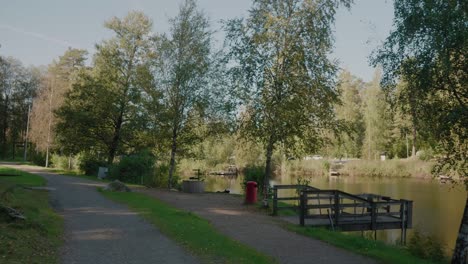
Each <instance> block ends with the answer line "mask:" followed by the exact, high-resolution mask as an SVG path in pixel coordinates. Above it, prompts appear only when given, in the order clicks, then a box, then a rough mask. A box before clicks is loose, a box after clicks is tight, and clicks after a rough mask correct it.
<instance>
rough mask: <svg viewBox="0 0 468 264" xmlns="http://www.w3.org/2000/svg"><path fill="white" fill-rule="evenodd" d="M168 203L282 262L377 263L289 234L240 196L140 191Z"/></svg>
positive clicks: (278, 222)
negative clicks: (246, 204) (205, 220)
mask: <svg viewBox="0 0 468 264" xmlns="http://www.w3.org/2000/svg"><path fill="white" fill-rule="evenodd" d="M138 191H140V192H143V193H146V194H149V195H151V196H153V197H156V198H157V199H160V200H162V201H164V202H167V203H168V204H170V205H172V206H175V207H178V208H181V209H184V210H187V211H191V212H193V213H195V214H197V215H199V216H200V217H202V218H205V219H208V220H209V221H210V222H211V223H212V224H213V225H214V226H215V227H216V228H217V229H218V230H219V231H221V232H222V233H224V234H226V235H227V236H229V237H232V238H234V239H236V240H238V241H240V242H241V243H244V244H247V245H249V246H251V247H253V248H255V249H257V250H258V251H259V252H262V253H264V254H266V255H269V256H273V257H274V258H276V259H277V260H278V261H279V262H280V263H291V264H292V263H314V264H320V263H326V264H332V263H340V264H343V263H356V264H363V263H376V262H375V261H373V260H371V259H368V258H366V257H363V256H360V255H356V254H353V253H350V252H348V251H345V250H343V249H339V248H336V247H333V246H331V245H329V244H326V243H324V242H321V241H318V240H314V239H311V238H308V237H305V236H301V235H298V234H296V233H293V232H289V231H287V230H285V229H284V228H282V227H281V222H280V220H279V219H277V218H275V217H271V216H268V215H265V214H261V213H258V211H257V210H256V209H255V208H254V207H252V206H245V205H242V199H241V198H240V197H238V196H234V195H227V194H218V193H204V194H187V193H179V192H169V191H164V190H158V189H143V188H141V189H138Z"/></svg>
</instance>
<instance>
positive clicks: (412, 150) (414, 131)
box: [411, 124, 417, 157]
mask: <svg viewBox="0 0 468 264" xmlns="http://www.w3.org/2000/svg"><path fill="white" fill-rule="evenodd" d="M416 137H417V131H416V125H414V124H413V148H412V149H411V157H416Z"/></svg>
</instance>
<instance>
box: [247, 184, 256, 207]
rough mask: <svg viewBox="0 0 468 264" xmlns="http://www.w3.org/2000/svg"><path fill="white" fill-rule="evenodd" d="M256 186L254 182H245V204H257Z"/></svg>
mask: <svg viewBox="0 0 468 264" xmlns="http://www.w3.org/2000/svg"><path fill="white" fill-rule="evenodd" d="M257 186H258V184H257V183H256V182H254V181H248V182H247V187H246V188H245V203H246V204H254V203H256V202H257Z"/></svg>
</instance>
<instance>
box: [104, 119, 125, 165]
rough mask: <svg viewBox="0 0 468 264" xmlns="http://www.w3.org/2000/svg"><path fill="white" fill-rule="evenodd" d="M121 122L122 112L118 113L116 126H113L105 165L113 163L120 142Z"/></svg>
mask: <svg viewBox="0 0 468 264" xmlns="http://www.w3.org/2000/svg"><path fill="white" fill-rule="evenodd" d="M122 122H123V111H121V112H120V115H119V118H118V119H117V124H115V129H114V136H113V137H112V142H111V145H110V148H109V156H108V157H107V164H108V165H111V164H112V163H113V162H114V158H115V153H116V152H117V148H118V147H119V141H120V130H121V128H122Z"/></svg>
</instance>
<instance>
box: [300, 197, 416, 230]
mask: <svg viewBox="0 0 468 264" xmlns="http://www.w3.org/2000/svg"><path fill="white" fill-rule="evenodd" d="M324 209H325V210H326V211H327V214H324V213H323V211H322V210H324ZM412 210H413V201H409V200H403V199H402V200H395V199H391V198H390V197H385V196H379V195H371V194H368V195H353V194H349V193H345V192H342V191H339V190H317V189H316V190H312V189H304V190H301V193H300V216H299V217H300V219H299V222H300V224H301V225H304V224H305V220H306V219H313V218H325V219H326V218H328V219H329V222H330V225H331V226H339V225H340V224H341V223H342V222H343V221H345V222H350V221H356V222H359V221H361V222H362V221H363V219H368V221H370V230H377V229H384V227H385V226H381V227H379V226H378V225H385V221H383V220H382V219H379V217H383V216H385V217H389V218H387V219H391V220H394V221H392V222H393V223H394V222H398V221H400V222H401V228H403V229H405V230H406V228H411V227H412ZM366 217H367V218H366ZM369 217H370V218H369ZM379 220H382V221H379Z"/></svg>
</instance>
